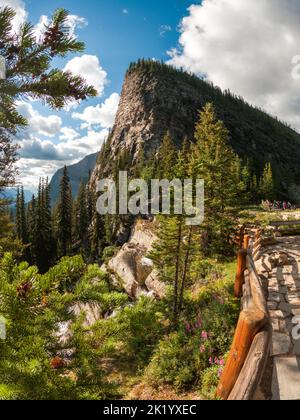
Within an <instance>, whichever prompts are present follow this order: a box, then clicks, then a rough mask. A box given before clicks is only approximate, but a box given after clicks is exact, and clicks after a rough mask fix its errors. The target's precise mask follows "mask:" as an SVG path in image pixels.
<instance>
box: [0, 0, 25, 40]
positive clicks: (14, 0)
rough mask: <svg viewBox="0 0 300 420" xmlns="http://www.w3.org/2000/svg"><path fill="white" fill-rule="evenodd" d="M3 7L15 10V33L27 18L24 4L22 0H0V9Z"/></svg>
mask: <svg viewBox="0 0 300 420" xmlns="http://www.w3.org/2000/svg"><path fill="white" fill-rule="evenodd" d="M5 6H9V7H11V8H12V9H14V10H15V12H16V17H15V18H14V21H13V29H14V31H15V32H18V30H19V27H20V25H22V24H23V23H24V22H25V20H26V18H27V12H26V9H25V3H24V1H23V0H0V8H1V7H5Z"/></svg>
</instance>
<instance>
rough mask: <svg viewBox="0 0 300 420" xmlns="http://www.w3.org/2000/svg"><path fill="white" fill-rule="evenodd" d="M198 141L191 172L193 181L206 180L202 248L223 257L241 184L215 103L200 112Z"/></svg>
mask: <svg viewBox="0 0 300 420" xmlns="http://www.w3.org/2000/svg"><path fill="white" fill-rule="evenodd" d="M195 140H196V144H195V145H194V146H193V148H192V159H191V166H190V171H191V176H192V177H193V178H194V179H196V178H198V179H203V180H204V181H205V221H204V224H203V225H202V228H203V235H202V241H203V249H204V250H205V251H206V253H208V254H210V253H214V252H216V253H220V254H223V253H226V247H227V244H228V238H229V234H230V232H231V230H232V228H233V226H234V224H235V222H236V220H235V213H234V212H233V209H234V207H235V206H237V205H239V204H241V197H240V193H241V184H240V179H239V177H238V176H237V156H236V155H235V154H234V152H233V150H232V148H231V147H230V145H229V133H228V130H227V129H226V128H225V126H224V124H223V122H222V121H219V120H217V117H216V114H215V110H214V107H213V105H212V104H207V105H206V106H205V107H204V109H203V111H201V112H200V119H199V122H198V124H197V126H196V132H195Z"/></svg>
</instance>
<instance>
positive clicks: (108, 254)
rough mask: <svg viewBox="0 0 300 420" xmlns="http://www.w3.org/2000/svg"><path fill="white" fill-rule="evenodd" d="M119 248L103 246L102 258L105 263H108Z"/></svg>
mask: <svg viewBox="0 0 300 420" xmlns="http://www.w3.org/2000/svg"><path fill="white" fill-rule="evenodd" d="M119 249H120V248H118V247H117V246H108V247H106V248H104V250H103V254H102V258H103V261H104V262H105V263H108V261H109V260H111V259H112V258H113V257H114V256H115V255H116V254H117V253H118V251H119Z"/></svg>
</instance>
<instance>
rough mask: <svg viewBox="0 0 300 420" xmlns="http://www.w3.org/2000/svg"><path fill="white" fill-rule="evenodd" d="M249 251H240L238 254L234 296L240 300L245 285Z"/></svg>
mask: <svg viewBox="0 0 300 420" xmlns="http://www.w3.org/2000/svg"><path fill="white" fill-rule="evenodd" d="M247 255H248V251H247V250H246V249H240V250H239V252H238V263H237V273H236V278H235V285H234V296H235V297H236V298H240V297H241V296H242V294H243V285H244V283H245V273H244V272H245V270H246V265H247Z"/></svg>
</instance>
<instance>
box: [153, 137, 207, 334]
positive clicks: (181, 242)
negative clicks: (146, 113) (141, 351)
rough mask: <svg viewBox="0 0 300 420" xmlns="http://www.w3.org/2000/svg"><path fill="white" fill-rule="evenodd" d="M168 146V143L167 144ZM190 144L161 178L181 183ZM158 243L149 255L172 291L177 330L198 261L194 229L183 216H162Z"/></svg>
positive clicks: (179, 153)
mask: <svg viewBox="0 0 300 420" xmlns="http://www.w3.org/2000/svg"><path fill="white" fill-rule="evenodd" d="M168 142H169V140H168ZM189 150H190V144H189V142H188V140H187V139H185V140H184V142H183V146H182V149H181V150H180V151H179V152H178V153H177V154H176V155H177V156H176V158H175V159H174V157H173V158H172V160H171V161H172V165H171V164H170V165H169V166H168V169H169V172H167V171H166V170H165V171H164V173H163V176H164V177H165V178H166V179H171V178H172V177H173V176H175V177H176V178H177V179H180V180H181V181H184V180H185V179H186V178H187V176H188V171H189V159H188V157H189ZM157 235H158V240H157V242H156V243H155V245H154V247H153V250H152V251H151V253H150V258H151V259H152V260H153V262H154V264H155V267H156V269H157V271H158V273H159V276H160V280H161V281H163V282H165V283H167V284H169V285H171V286H172V289H173V301H172V308H171V313H172V323H173V327H174V328H176V327H177V325H178V321H179V318H180V314H181V312H182V309H183V300H184V292H185V290H186V287H187V285H188V284H189V283H190V281H191V276H190V274H191V273H190V265H191V259H192V257H194V258H196V255H197V256H198V257H199V252H197V251H196V249H197V248H198V250H199V246H198V243H199V240H197V238H198V235H197V231H196V229H195V228H194V227H191V226H187V225H186V223H185V214H184V213H183V214H181V215H175V214H171V215H170V216H164V217H163V216H162V217H160V218H159V229H158V232H157Z"/></svg>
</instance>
